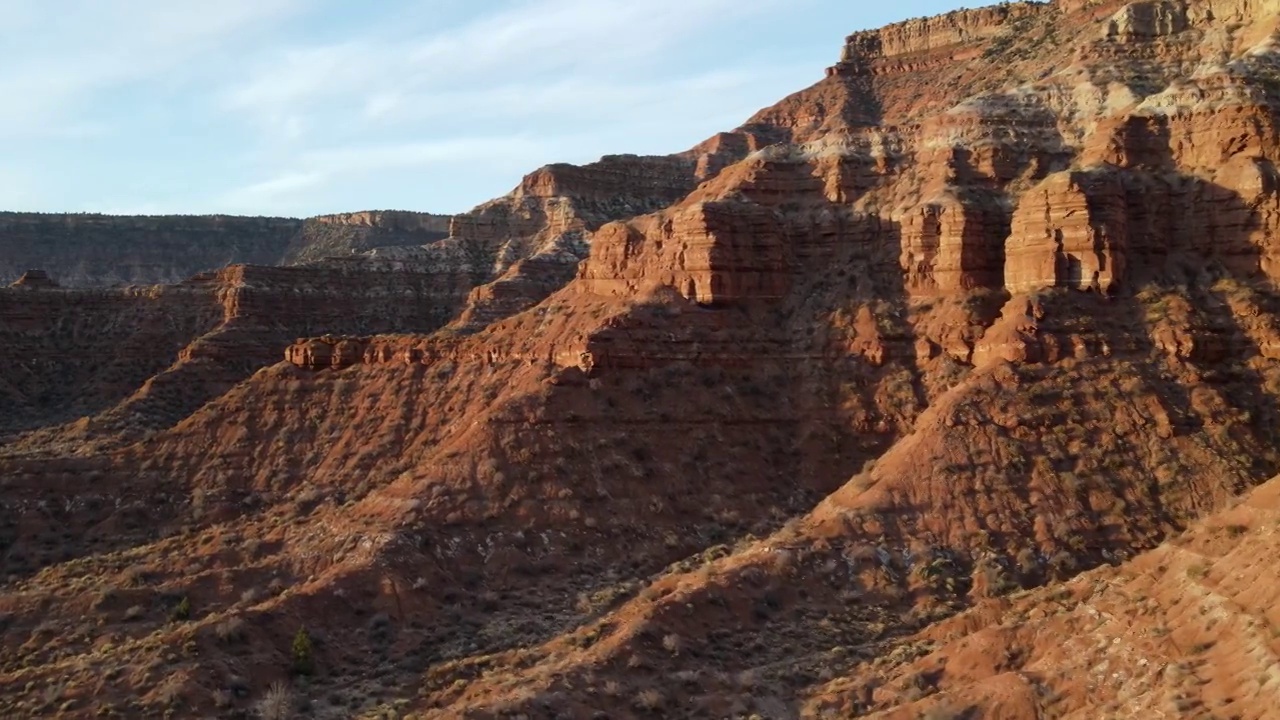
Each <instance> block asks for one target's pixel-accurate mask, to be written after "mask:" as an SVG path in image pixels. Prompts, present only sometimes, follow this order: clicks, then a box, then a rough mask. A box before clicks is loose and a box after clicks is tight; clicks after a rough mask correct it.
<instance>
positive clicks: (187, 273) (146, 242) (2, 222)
mask: <svg viewBox="0 0 1280 720" xmlns="http://www.w3.org/2000/svg"><path fill="white" fill-rule="evenodd" d="M447 223H448V218H446V217H443V216H439V215H429V214H426V213H408V212H392V211H377V212H366V213H348V214H345V215H331V216H325V217H322V218H314V219H312V220H305V221H304V220H296V219H292V218H266V217H233V216H226V215H205V216H178V215H173V216H153V217H130V216H112V215H90V214H76V215H51V214H39V213H6V212H0V283H9V282H12V281H14V280H15V279H17V278H18V277H19V276H20V275H21V274H22V272H23V271H24V270H25V269H26V268H29V267H40V268H43V269H44V270H45V271H46V272H47V273H48V274H49V276H50V277H51V278H52V279H53V280H55V281H56V282H58V283H59V284H61V285H62V286H64V287H109V286H112V285H130V284H135V285H153V284H157V283H177V282H181V281H183V280H185V279H187V278H189V277H191V276H192V275H195V274H196V273H199V272H205V271H209V270H216V269H218V268H221V267H226V266H228V265H235V264H241V263H247V264H253V265H284V264H297V263H305V262H309V261H313V260H319V259H322V258H324V257H326V256H329V255H339V256H348V255H351V254H352V253H353V252H362V251H366V250H369V249H371V248H375V247H382V246H403V245H423V244H426V243H430V242H432V241H435V240H438V239H440V238H443V237H445V235H446V234H447V233H445V232H444V230H445V229H446V226H447Z"/></svg>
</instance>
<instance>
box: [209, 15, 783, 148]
mask: <svg viewBox="0 0 1280 720" xmlns="http://www.w3.org/2000/svg"><path fill="white" fill-rule="evenodd" d="M782 4H783V3H782V0H747V1H746V2H743V1H741V0H649V1H648V2H643V3H640V2H634V0H529V1H526V2H520V3H517V4H515V5H514V6H512V7H508V8H506V9H504V10H502V11H500V12H497V13H494V14H491V15H486V16H481V17H479V18H477V19H474V20H473V21H471V22H469V23H467V24H464V25H463V26H461V27H456V28H444V29H441V28H436V27H429V26H428V27H423V28H417V29H416V30H417V31H416V32H415V28H405V27H395V28H394V29H392V30H389V31H388V32H387V35H389V37H376V38H374V37H370V38H356V39H351V40H347V41H344V42H341V43H333V44H327V45H312V46H301V47H292V48H286V49H282V50H280V51H279V52H278V53H276V54H274V55H273V56H272V57H270V58H268V59H266V60H265V61H264V62H263V63H262V64H260V65H258V66H255V67H254V68H253V69H252V72H251V75H250V76H249V77H247V78H246V79H244V80H243V81H242V82H238V83H234V84H232V85H231V86H230V87H227V88H225V89H224V90H223V91H222V93H221V101H222V104H223V106H224V107H225V108H227V109H229V110H232V111H235V112H247V113H250V114H251V115H252V116H254V117H256V118H258V119H259V120H260V121H261V122H263V123H265V124H266V125H267V126H268V127H274V128H276V129H277V130H284V129H289V128H292V129H294V130H296V129H297V128H298V127H299V126H300V125H309V124H311V123H310V122H309V121H308V119H307V118H309V117H311V116H312V115H314V114H315V113H316V112H319V111H321V110H324V111H327V112H328V113H330V117H334V116H337V117H340V118H344V119H350V120H352V121H356V122H359V121H365V120H376V121H378V122H381V123H384V124H386V123H393V122H407V121H410V120H413V119H418V118H421V117H424V116H425V115H427V114H428V113H424V109H426V108H430V109H431V113H430V114H435V115H444V114H447V113H451V112H452V113H457V114H463V113H469V112H474V111H476V110H477V109H486V110H489V111H495V110H497V109H498V108H499V103H500V102H502V101H503V100H504V99H505V98H504V96H506V97H507V98H510V100H512V101H516V102H510V103H509V104H508V105H507V108H508V109H509V111H511V112H514V113H517V114H518V113H522V112H524V111H525V108H526V107H527V103H528V102H529V101H534V102H538V103H541V104H543V105H546V104H547V103H559V104H561V107H563V104H564V103H565V102H569V101H572V102H573V103H574V104H575V105H588V104H591V103H593V102H595V101H596V100H595V99H594V98H595V97H598V95H599V94H600V92H599V91H605V94H606V95H607V94H608V93H607V91H608V88H609V86H610V85H614V86H617V85H618V84H620V83H621V84H622V85H626V84H627V80H626V78H629V77H634V75H635V73H636V71H637V69H638V68H640V67H641V66H644V65H651V64H653V63H655V62H658V61H660V60H661V59H662V55H663V51H664V50H666V49H669V48H671V47H672V46H674V45H677V44H679V43H682V42H684V41H686V40H688V39H689V38H690V37H691V36H694V35H696V34H697V33H699V32H704V31H705V32H714V31H715V25H716V24H717V23H718V22H722V21H723V19H724V17H725V16H726V13H733V14H734V15H735V16H737V17H741V16H743V15H745V14H750V13H757V12H761V11H763V10H766V9H768V8H771V7H778V6H780V5H782ZM568 77H571V78H573V80H572V81H566V80H565V78H568ZM504 81H505V84H506V86H505V87H502V86H501V83H503V82H504ZM574 83H577V84H580V85H582V86H584V89H591V90H593V91H597V92H595V93H594V94H589V93H585V92H577V93H572V92H568V91H570V90H572V89H573V88H572V85H573V84H574ZM495 84H499V87H498V88H493V86H494V85H495ZM477 87H480V88H482V90H480V91H479V92H476V91H475V90H474V89H475V88H477ZM541 90H548V91H549V95H548V94H546V93H542V92H540V91H541ZM612 94H613V95H615V96H616V95H617V94H618V93H612ZM553 96H554V97H553ZM460 99H461V100H463V101H464V103H463V104H462V105H461V106H457V105H455V104H454V103H456V102H457V101H458V100H460ZM485 99H488V100H489V102H488V104H486V105H483V106H480V104H479V102H478V101H480V100H485Z"/></svg>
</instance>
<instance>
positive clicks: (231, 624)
mask: <svg viewBox="0 0 1280 720" xmlns="http://www.w3.org/2000/svg"><path fill="white" fill-rule="evenodd" d="M213 633H214V635H215V636H217V638H218V640H219V641H221V642H224V643H228V644H230V643H236V642H240V641H241V640H243V639H244V636H245V622H244V620H242V619H241V618H239V617H238V616H237V617H229V618H227V619H226V620H223V621H222V622H220V623H218V625H217V627H215V628H214V629H213Z"/></svg>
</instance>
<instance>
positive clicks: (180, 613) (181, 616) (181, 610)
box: [169, 597, 191, 622]
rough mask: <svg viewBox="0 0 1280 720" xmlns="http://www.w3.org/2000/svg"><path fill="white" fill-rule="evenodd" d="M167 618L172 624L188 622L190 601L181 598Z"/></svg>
mask: <svg viewBox="0 0 1280 720" xmlns="http://www.w3.org/2000/svg"><path fill="white" fill-rule="evenodd" d="M169 617H170V619H172V620H173V621H174V622H183V621H185V620H190V619H191V600H190V599H189V598H187V597H183V598H182V601H181V602H179V603H178V605H177V607H175V608H174V609H173V612H172V613H171V614H170V615H169Z"/></svg>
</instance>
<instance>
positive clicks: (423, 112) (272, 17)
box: [0, 0, 914, 214]
mask: <svg viewBox="0 0 1280 720" xmlns="http://www.w3.org/2000/svg"><path fill="white" fill-rule="evenodd" d="M905 1H906V2H908V3H910V2H913V1H914V0H905ZM824 3H825V4H827V5H829V6H830V7H836V3H835V0H486V2H483V3H478V2H473V1H471V0H431V1H430V2H392V3H366V4H358V5H352V4H348V3H342V2H339V1H338V0H218V2H200V3H181V2H173V0H59V1H58V2H48V1H46V0H0V17H3V18H4V20H5V23H4V27H3V28H0V47H3V48H4V52H3V53H0V96H3V97H5V98H7V99H8V102H6V103H5V104H4V106H3V107H0V154H3V155H4V157H5V158H6V163H9V164H10V165H11V166H13V167H14V168H17V169H18V170H20V171H21V173H20V174H21V176H22V178H23V180H22V182H23V183H26V185H25V187H28V188H31V187H38V188H40V189H39V190H38V191H34V192H32V191H25V192H24V193H23V194H21V195H20V194H19V193H18V192H17V190H18V189H20V188H19V187H18V185H15V184H14V183H13V182H9V181H6V180H4V178H2V177H0V193H3V196H0V203H3V204H5V205H7V206H9V207H16V206H19V205H22V204H26V203H28V202H33V201H32V198H35V200H34V202H35V204H36V205H37V206H39V207H42V208H45V209H97V208H100V207H113V208H129V207H135V208H159V209H166V210H169V211H184V210H189V211H193V212H218V211H239V212H254V213H259V212H261V213H271V214H283V213H291V214H298V213H311V212H324V211H335V210H342V209H353V208H358V207H362V206H365V205H373V206H398V207H416V208H420V209H433V210H440V211H457V210H462V209H465V208H466V207H470V206H472V205H474V204H476V203H478V202H481V201H483V200H485V199H487V198H489V197H493V196H494V195H497V194H501V193H502V192H505V191H506V190H508V189H510V188H511V187H512V186H513V185H514V184H515V183H516V182H517V181H518V179H519V176H520V175H521V174H522V173H524V172H528V171H531V170H533V169H535V168H536V167H538V166H539V165H542V164H545V163H548V162H556V161H568V162H584V161H590V160H593V159H595V158H597V157H599V155H601V154H604V153H609V152H672V151H678V150H681V149H683V148H685V147H688V146H690V145H692V144H693V143H695V142H697V141H699V140H701V139H703V138H704V137H706V136H707V135H709V134H710V133H712V132H714V131H716V130H721V129H726V128H729V127H732V126H733V125H736V124H737V123H738V122H741V121H742V120H744V119H746V117H747V116H748V115H749V114H750V113H751V112H754V111H755V110H756V109H758V108H759V107H761V106H762V105H763V104H766V103H767V102H770V101H773V100H776V99H777V98H779V97H781V94H782V93H783V92H785V91H789V90H795V89H798V88H799V87H800V86H801V83H802V82H804V80H805V79H816V78H817V77H819V76H820V75H819V73H820V70H821V65H820V64H819V63H820V62H821V60H822V59H826V58H827V57H829V56H832V57H833V56H834V54H835V52H836V50H837V49H838V40H839V37H840V36H841V33H842V31H843V30H845V29H846V28H833V29H832V32H831V33H829V34H830V35H831V36H832V39H830V40H827V39H823V40H820V41H816V40H814V36H815V31H814V28H812V27H805V26H804V22H805V21H804V20H803V19H802V13H803V12H804V9H805V8H806V7H807V8H809V9H810V10H812V9H813V7H814V6H816V5H819V4H824ZM848 12H853V11H848ZM857 12H861V11H857ZM779 20H784V21H785V23H786V24H788V27H789V28H790V30H789V31H788V30H785V29H783V28H782V27H780V25H779ZM836 24H837V25H838V23H836ZM849 29H851V28H849ZM786 32H791V33H792V34H793V35H795V37H796V38H801V39H802V41H803V42H804V43H807V44H808V45H816V46H820V49H819V50H818V57H819V60H817V61H814V60H813V59H812V58H804V59H801V58H800V57H799V56H798V55H797V54H795V53H790V52H789V51H788V54H785V55H780V54H779V52H778V50H779V48H782V47H784V46H785V45H786V43H784V42H783V41H782V40H781V38H783V37H784V36H785V33H786ZM788 42H792V41H788ZM792 45H793V46H794V45H795V43H794V42H793V43H792ZM770 48H772V49H770ZM797 78H798V79H797ZM37 181H38V183H37Z"/></svg>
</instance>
